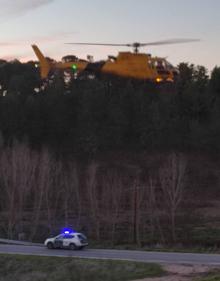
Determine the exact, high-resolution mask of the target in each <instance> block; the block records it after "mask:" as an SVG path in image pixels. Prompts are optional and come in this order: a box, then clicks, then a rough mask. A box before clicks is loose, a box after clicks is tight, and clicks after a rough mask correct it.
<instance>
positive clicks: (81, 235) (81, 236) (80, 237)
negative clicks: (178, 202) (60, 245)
mask: <svg viewBox="0 0 220 281" xmlns="http://www.w3.org/2000/svg"><path fill="white" fill-rule="evenodd" d="M77 236H78V238H79V239H87V238H86V236H85V235H84V234H82V233H81V234H78V235H77Z"/></svg>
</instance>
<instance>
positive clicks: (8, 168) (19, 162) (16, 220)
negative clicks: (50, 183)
mask: <svg viewBox="0 0 220 281" xmlns="http://www.w3.org/2000/svg"><path fill="white" fill-rule="evenodd" d="M0 164H1V165H0V175H1V182H2V184H1V185H2V193H1V194H2V196H4V203H5V204H4V206H5V207H4V209H5V212H6V213H7V224H6V225H7V228H8V229H7V235H8V237H10V238H12V236H13V233H14V232H22V231H23V225H22V222H23V215H24V211H25V206H26V201H27V198H28V196H29V194H30V190H31V187H32V185H33V183H34V181H35V172H36V169H37V156H36V154H35V153H34V152H33V151H32V150H31V149H30V148H29V147H28V145H27V144H25V143H22V144H21V143H19V142H17V141H14V144H13V146H12V147H8V148H5V149H4V150H3V151H2V153H1V156H0ZM15 228H16V229H15Z"/></svg>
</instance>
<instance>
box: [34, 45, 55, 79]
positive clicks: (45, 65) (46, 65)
mask: <svg viewBox="0 0 220 281" xmlns="http://www.w3.org/2000/svg"><path fill="white" fill-rule="evenodd" d="M32 48H33V50H34V52H35V55H36V56H37V58H38V60H39V62H40V71H41V78H47V76H48V74H49V72H50V70H51V64H50V62H49V61H48V60H47V59H46V58H45V56H44V55H43V54H42V52H41V51H40V49H39V48H38V46H37V45H32Z"/></svg>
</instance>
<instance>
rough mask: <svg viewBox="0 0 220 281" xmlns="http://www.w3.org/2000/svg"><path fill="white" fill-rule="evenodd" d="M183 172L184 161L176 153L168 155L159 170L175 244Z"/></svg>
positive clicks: (184, 169)
mask: <svg viewBox="0 0 220 281" xmlns="http://www.w3.org/2000/svg"><path fill="white" fill-rule="evenodd" d="M185 171H186V159H185V158H184V157H183V156H182V155H181V154H176V153H172V154H170V155H169V156H168V157H167V161H166V163H165V164H164V166H163V167H162V168H161V169H160V177H159V178H160V184H161V189H162V192H163V198H164V200H165V203H166V210H167V212H168V216H169V219H170V223H171V234H172V240H173V242H176V215H177V209H178V207H179V205H180V203H181V202H182V200H183V192H184V177H185Z"/></svg>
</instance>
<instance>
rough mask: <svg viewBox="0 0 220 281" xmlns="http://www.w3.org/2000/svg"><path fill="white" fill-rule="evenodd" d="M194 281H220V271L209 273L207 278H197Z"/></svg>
mask: <svg viewBox="0 0 220 281" xmlns="http://www.w3.org/2000/svg"><path fill="white" fill-rule="evenodd" d="M194 281H220V271H219V270H215V271H212V272H209V273H208V274H207V275H206V276H204V277H201V278H197V279H195V280H194Z"/></svg>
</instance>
